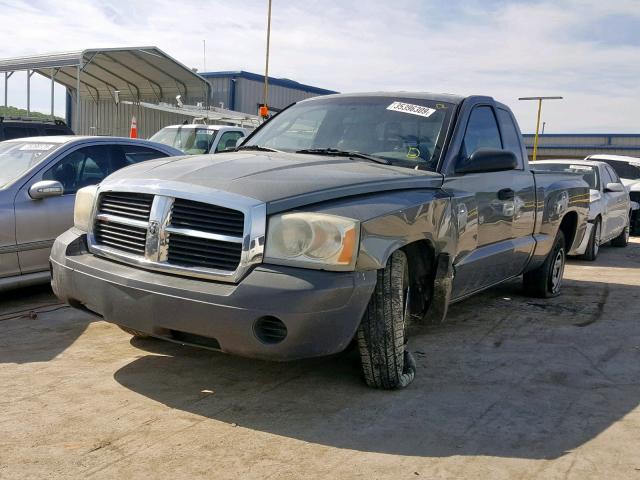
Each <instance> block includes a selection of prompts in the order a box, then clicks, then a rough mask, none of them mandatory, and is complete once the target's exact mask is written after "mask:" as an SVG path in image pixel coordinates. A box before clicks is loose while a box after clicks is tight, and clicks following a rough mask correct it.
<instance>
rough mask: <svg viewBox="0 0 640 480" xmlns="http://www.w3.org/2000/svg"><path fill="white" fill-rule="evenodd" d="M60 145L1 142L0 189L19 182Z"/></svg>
mask: <svg viewBox="0 0 640 480" xmlns="http://www.w3.org/2000/svg"><path fill="white" fill-rule="evenodd" d="M60 145H61V144H60V143H45V142H29V141H26V142H1V143H0V188H3V187H6V186H7V185H9V184H10V183H11V182H13V181H14V180H17V179H18V178H19V177H20V176H22V174H23V173H25V172H26V171H27V170H29V169H30V168H31V167H33V166H34V165H37V164H38V163H40V162H41V161H42V160H43V159H44V158H45V157H46V156H47V155H48V154H49V153H50V152H52V151H53V150H55V149H56V148H57V147H59V146H60Z"/></svg>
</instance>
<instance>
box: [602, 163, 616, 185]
mask: <svg viewBox="0 0 640 480" xmlns="http://www.w3.org/2000/svg"><path fill="white" fill-rule="evenodd" d="M607 183H616V182H615V180H614V179H613V176H611V169H610V168H609V167H607V166H605V167H604V168H603V169H602V188H603V189H605V188H607Z"/></svg>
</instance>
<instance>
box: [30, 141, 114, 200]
mask: <svg viewBox="0 0 640 480" xmlns="http://www.w3.org/2000/svg"><path fill="white" fill-rule="evenodd" d="M124 166H125V163H124V158H123V156H122V151H121V150H120V147H119V146H117V145H97V146H92V147H84V148H80V149H78V150H75V151H74V152H71V153H69V154H68V155H66V156H65V157H63V158H62V159H61V160H59V161H58V163H56V164H55V165H54V166H53V167H51V168H49V170H47V171H46V172H44V174H43V175H42V179H43V180H57V181H58V182H60V183H61V184H62V186H63V187H64V194H65V195H71V194H75V193H76V192H77V191H78V189H80V188H82V187H86V186H88V185H96V184H98V183H100V182H101V181H102V180H104V178H105V177H106V176H107V175H109V174H110V173H112V172H114V171H116V170H118V169H119V168H122V167H124Z"/></svg>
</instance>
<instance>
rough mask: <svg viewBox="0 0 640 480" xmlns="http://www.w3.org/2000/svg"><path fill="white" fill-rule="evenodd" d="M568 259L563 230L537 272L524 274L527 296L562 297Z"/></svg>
mask: <svg viewBox="0 0 640 480" xmlns="http://www.w3.org/2000/svg"><path fill="white" fill-rule="evenodd" d="M566 259H567V254H566V250H565V242H564V233H562V230H558V233H557V234H556V238H555V240H554V242H553V247H551V251H550V252H549V255H548V256H547V258H546V259H545V261H544V263H543V264H542V265H540V266H539V267H538V268H536V269H535V270H532V271H530V272H527V273H525V274H524V278H523V286H524V291H525V292H526V293H527V295H530V296H532V297H539V298H550V297H557V296H558V295H560V288H561V286H562V277H563V275H564V265H565V262H566Z"/></svg>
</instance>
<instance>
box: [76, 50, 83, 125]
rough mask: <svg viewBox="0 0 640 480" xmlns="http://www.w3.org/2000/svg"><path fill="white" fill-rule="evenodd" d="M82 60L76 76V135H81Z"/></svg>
mask: <svg viewBox="0 0 640 480" xmlns="http://www.w3.org/2000/svg"><path fill="white" fill-rule="evenodd" d="M81 63H82V60H81V61H80V63H79V64H78V68H77V72H76V73H77V74H78V75H77V78H76V128H75V133H76V135H80V72H82V65H81Z"/></svg>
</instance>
